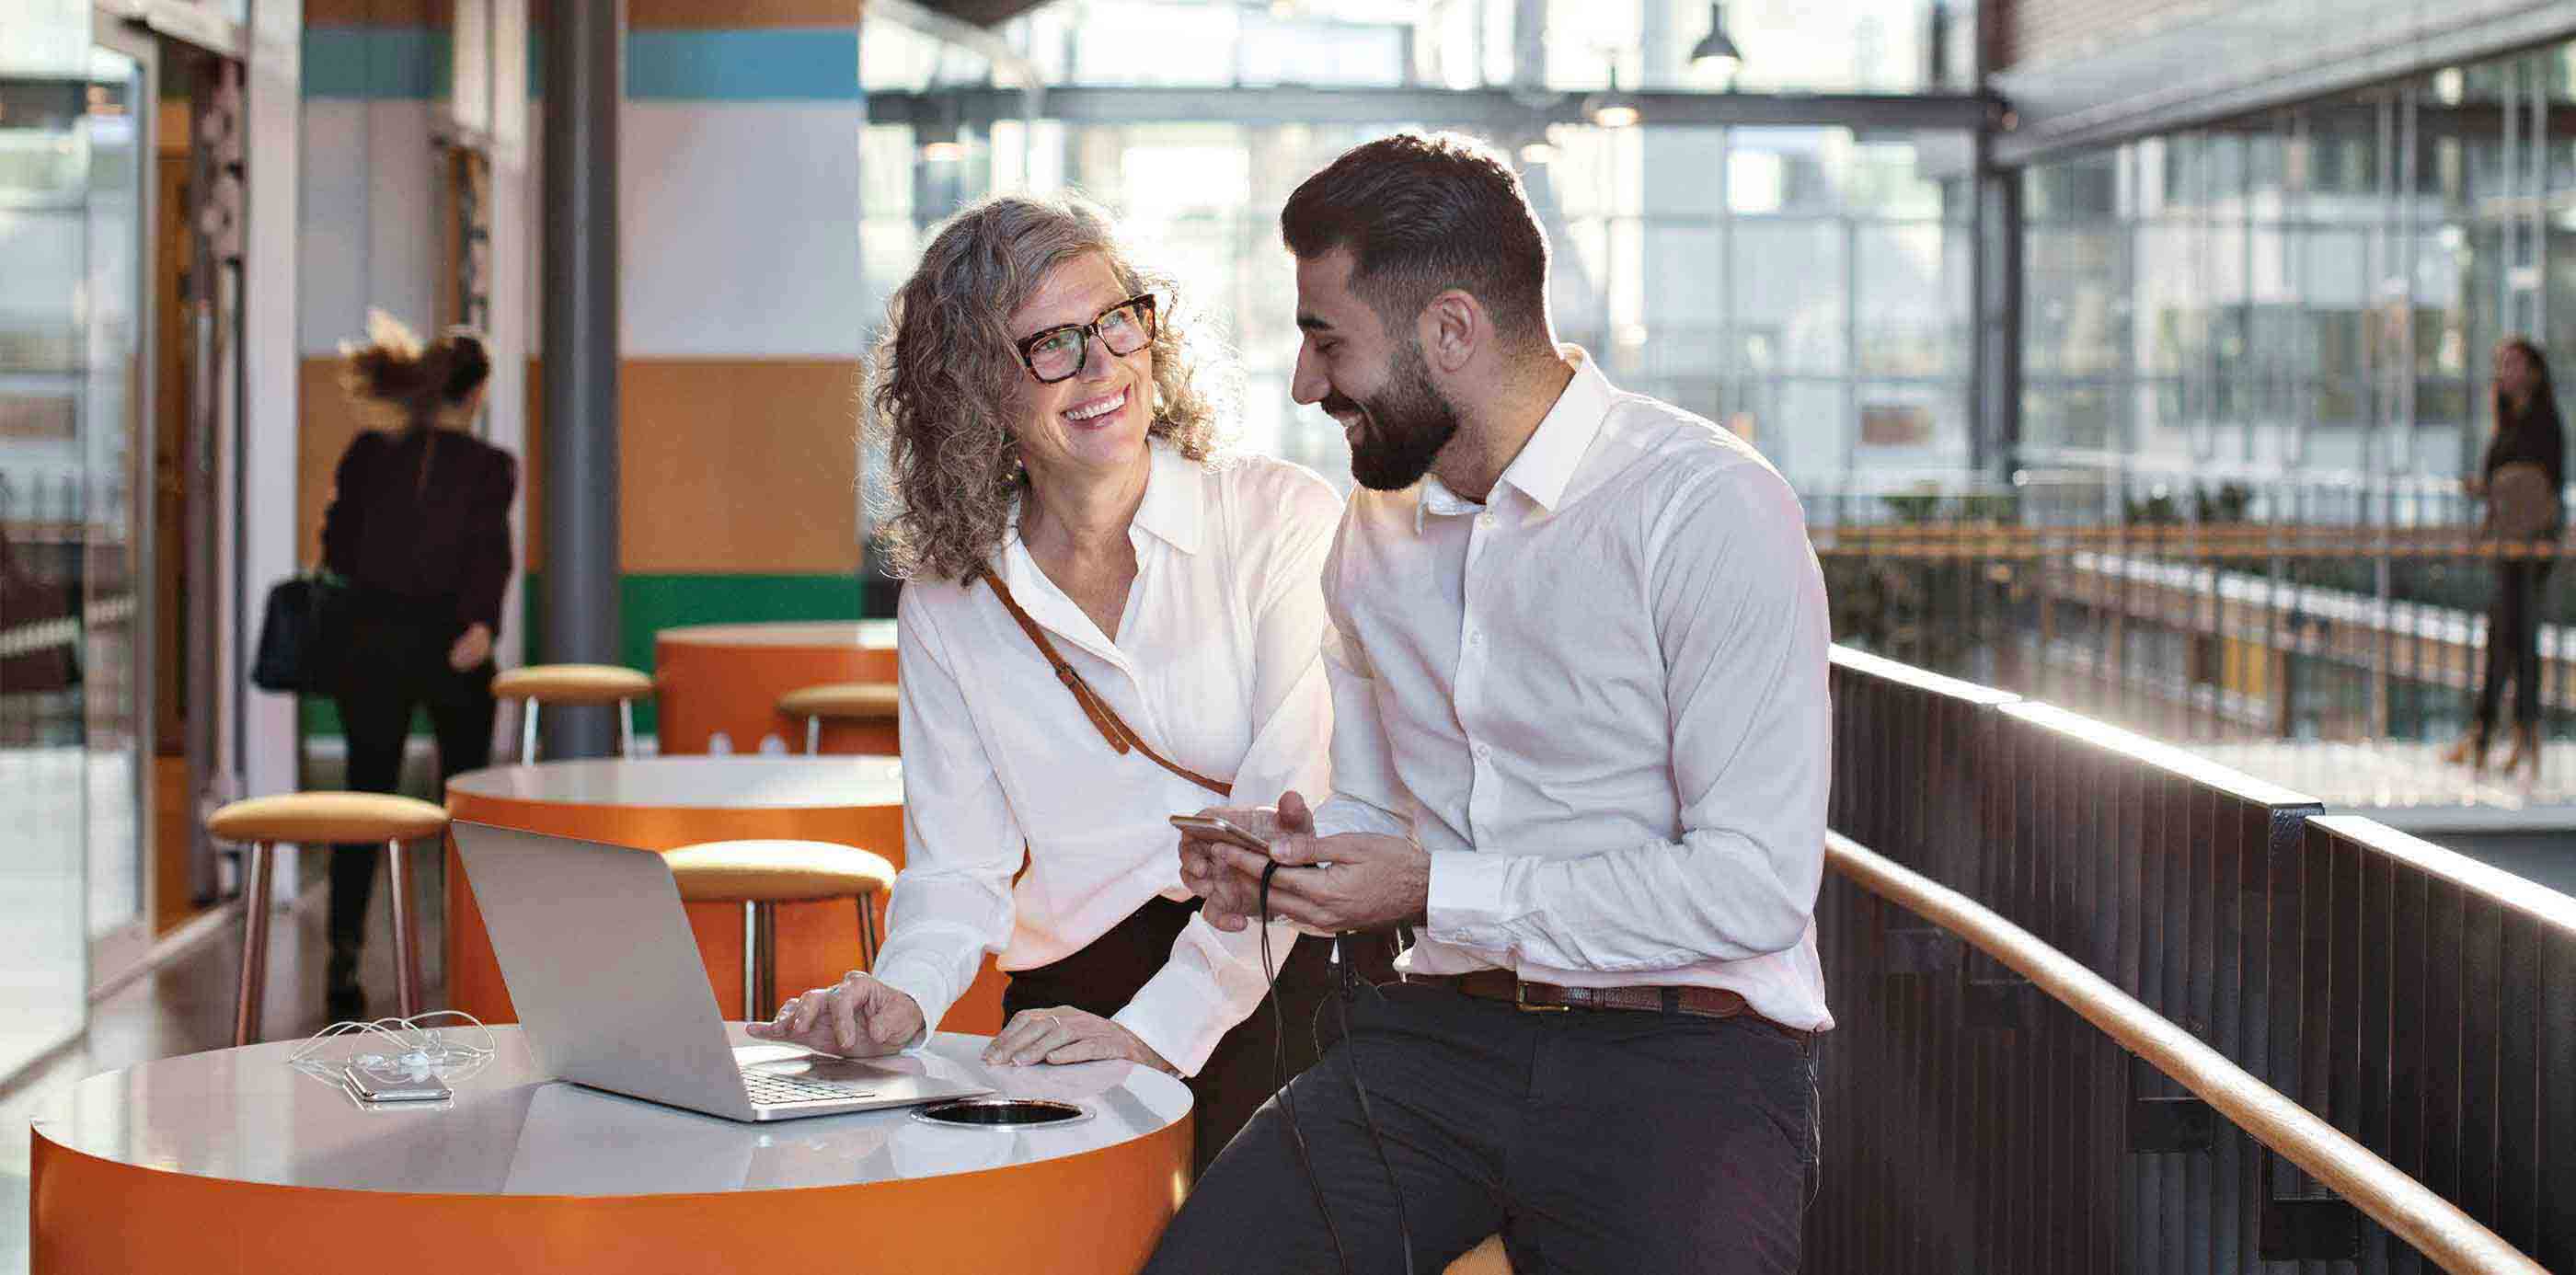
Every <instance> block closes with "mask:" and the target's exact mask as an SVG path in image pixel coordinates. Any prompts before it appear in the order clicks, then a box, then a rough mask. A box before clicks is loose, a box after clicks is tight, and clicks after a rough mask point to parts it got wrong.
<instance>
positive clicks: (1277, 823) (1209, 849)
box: [1181, 792, 1315, 930]
mask: <svg viewBox="0 0 2576 1275" xmlns="http://www.w3.org/2000/svg"><path fill="white" fill-rule="evenodd" d="M1199 814H1200V815H1201V816H1202V817H1205V816H1214V817H1216V818H1220V819H1223V820H1225V821H1226V822H1227V823H1230V824H1233V825H1234V826H1235V827H1238V828H1241V829H1243V830H1244V831H1245V832H1249V833H1251V834H1252V835H1254V836H1256V837H1259V838H1261V839H1262V840H1263V841H1276V840H1278V839H1279V838H1280V837H1281V836H1283V835H1286V834H1288V833H1296V832H1313V831H1314V830H1315V816H1314V813H1313V812H1312V811H1309V810H1308V809H1306V799H1305V798H1303V797H1300V796H1298V795H1297V794H1296V793H1293V792H1291V793H1288V794H1285V795H1284V796H1282V797H1280V798H1279V804H1278V805H1277V806H1276V807H1270V806H1210V807H1208V808H1207V809H1205V810H1202V811H1200V812H1199ZM1228 844H1230V843H1228V842H1223V841H1211V840H1208V839H1206V838H1204V837H1201V836H1199V835H1198V834H1196V833H1191V832H1184V833H1182V834H1181V888H1183V889H1185V890H1188V891H1189V892H1190V893H1192V894H1195V895H1197V896H1199V897H1200V898H1202V899H1208V900H1209V901H1210V902H1211V903H1213V902H1214V899H1213V897H1212V896H1211V895H1210V893H1209V892H1210V891H1212V890H1215V889H1217V888H1218V887H1219V886H1220V884H1221V883H1222V881H1223V879H1224V878H1222V877H1221V876H1219V875H1218V866H1217V860H1216V848H1217V847H1219V846H1223V845H1228ZM1209 919H1210V920H1214V919H1215V918H1214V917H1210V918H1209ZM1227 928H1231V929H1238V930H1239V929H1242V928H1243V927H1242V926H1239V925H1237V926H1231V927H1227Z"/></svg>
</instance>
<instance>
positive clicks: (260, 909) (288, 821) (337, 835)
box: [206, 792, 447, 1045]
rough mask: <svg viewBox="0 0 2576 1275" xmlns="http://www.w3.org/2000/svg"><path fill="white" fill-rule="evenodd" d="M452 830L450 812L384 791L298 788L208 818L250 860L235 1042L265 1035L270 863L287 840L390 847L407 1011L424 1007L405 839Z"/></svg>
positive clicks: (401, 992)
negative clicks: (263, 1011) (262, 1021)
mask: <svg viewBox="0 0 2576 1275" xmlns="http://www.w3.org/2000/svg"><path fill="white" fill-rule="evenodd" d="M446 831H447V810H446V808H445V807H441V806H433V805H431V804H429V803H428V802H426V801H420V800H416V799H414V798H411V797H396V796H393V795H392V794H390V793H378V792H290V793H280V794H278V795H276V796H273V797H253V798H251V799H249V800H248V801H236V802H233V803H232V804H230V805H227V806H225V807H224V808H222V809H221V810H217V811H216V812H215V813H213V814H212V815H209V816H207V817H206V832H207V834H208V835H210V836H212V837H214V838H216V839H217V840H220V841H239V842H243V843H245V844H246V846H247V849H246V850H245V851H244V852H243V857H242V955H241V982H240V985H239V986H238V987H237V988H236V989H235V991H234V994H233V1044H235V1045H247V1044H249V1043H251V1041H252V1040H254V1039H256V1038H257V1037H258V1035H259V1027H260V1009H261V1007H262V1006H263V1004H264V1003H265V1000H266V996H265V993H266V989H267V985H268V921H269V898H270V896H269V888H270V887H269V865H270V863H271V862H272V861H274V860H275V859H276V857H277V847H278V845H279V844H281V843H285V844H294V843H298V842H333V841H360V842H365V841H372V842H375V843H376V844H378V845H381V846H383V847H384V855H385V875H386V885H387V886H388V887H389V888H390V890H391V892H392V894H393V908H394V948H395V949H396V950H395V952H394V990H395V995H396V997H397V998H398V999H399V1000H400V1001H401V1004H402V1014H403V1017H405V1018H410V1017H412V1016H413V1015H415V1014H418V1013H419V1012H420V1011H421V991H420V945H419V940H418V939H417V938H416V937H415V936H414V935H413V933H412V906H411V873H410V871H409V870H408V869H407V868H406V866H405V865H404V863H403V843H404V842H406V841H412V840H416V839H418V838H421V837H435V836H438V835H440V834H442V833H444V832H446Z"/></svg>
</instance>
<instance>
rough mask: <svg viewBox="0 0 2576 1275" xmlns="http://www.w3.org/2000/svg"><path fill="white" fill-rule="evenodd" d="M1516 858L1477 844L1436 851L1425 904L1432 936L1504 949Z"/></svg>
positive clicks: (1425, 924)
mask: <svg viewBox="0 0 2576 1275" xmlns="http://www.w3.org/2000/svg"><path fill="white" fill-rule="evenodd" d="M1513 866H1514V858H1513V856H1510V855H1499V854H1479V853H1477V852H1476V851H1473V850H1434V851H1432V852H1431V888H1430V890H1429V899H1428V901H1427V903H1426V904H1425V906H1424V908H1423V918H1422V919H1423V930H1424V932H1425V933H1426V934H1428V935H1429V936H1430V937H1431V938H1433V939H1436V940H1438V941H1440V942H1442V943H1451V944H1455V945H1457V946H1459V947H1476V948H1487V949H1495V950H1500V949H1502V948H1505V947H1507V946H1509V945H1508V944H1507V943H1505V942H1504V935H1503V925H1504V924H1505V923H1506V922H1507V921H1508V920H1509V919H1510V917H1509V913H1508V910H1507V908H1506V905H1505V898H1506V896H1507V894H1508V892H1509V890H1510V887H1511V871H1512V868H1513Z"/></svg>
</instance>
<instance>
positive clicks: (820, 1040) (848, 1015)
mask: <svg viewBox="0 0 2576 1275" xmlns="http://www.w3.org/2000/svg"><path fill="white" fill-rule="evenodd" d="M924 1025H925V1024H924V1022H923V1020H922V1016H921V1002H919V1001H916V1000H914V999H913V998H912V996H911V995H910V994H909V993H906V992H900V991H897V990H895V989H894V988H892V987H888V986H886V985H885V984H884V983H881V982H878V981H877V980H876V979H874V978H872V977H870V976H868V975H866V974H863V973H861V972H859V971H858V970H851V971H850V972H849V973H847V974H844V975H842V976H841V981H840V982H838V983H836V984H833V985H832V986H830V987H817V988H815V989H813V990H812V991H809V992H807V993H805V994H804V995H802V996H798V997H795V998H793V999H791V1000H789V1001H788V1002H787V1003H786V1004H784V1005H781V1006H779V1007H778V1016H777V1017H776V1018H773V1019H771V1020H769V1021H768V1022H765V1023H758V1022H754V1023H745V1024H743V1030H744V1031H746V1032H749V1033H750V1034H751V1036H752V1038H753V1039H754V1040H774V1041H778V1042H780V1043H781V1044H788V1045H802V1046H804V1047H805V1048H807V1049H811V1050H813V1051H814V1052H816V1053H818V1054H838V1055H840V1056H841V1057H843V1058H876V1057H880V1056H882V1055H885V1054H891V1053H894V1052H896V1051H898V1050H900V1049H902V1048H903V1047H904V1046H905V1045H906V1044H907V1043H909V1042H910V1041H911V1040H912V1038H913V1037H915V1036H918V1035H920V1034H921V1030H922V1027H923V1026H924Z"/></svg>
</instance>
